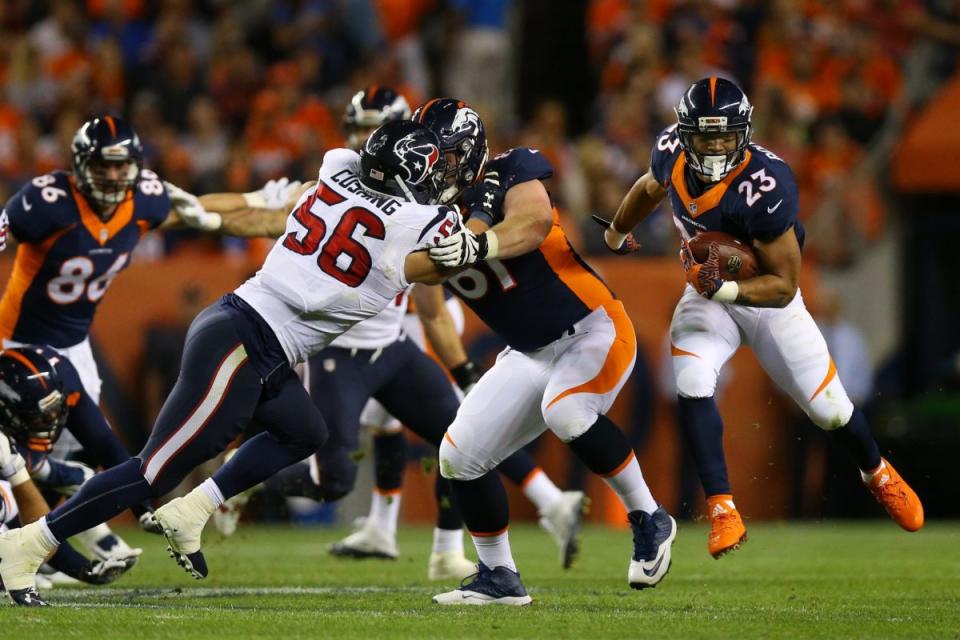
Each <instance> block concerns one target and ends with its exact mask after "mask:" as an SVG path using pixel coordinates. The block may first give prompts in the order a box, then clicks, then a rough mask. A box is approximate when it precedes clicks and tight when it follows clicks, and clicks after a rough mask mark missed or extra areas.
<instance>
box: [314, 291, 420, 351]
mask: <svg viewBox="0 0 960 640" xmlns="http://www.w3.org/2000/svg"><path fill="white" fill-rule="evenodd" d="M408 302H409V299H408V296H407V292H406V291H404V292H403V293H401V294H399V295H398V296H397V297H396V298H394V299H393V301H392V302H390V304H388V305H387V306H386V307H384V309H383V311H381V312H380V313H378V314H377V315H375V316H373V317H372V318H370V319H368V320H364V321H363V322H358V323H357V324H355V325H353V327H351V328H350V330H349V331H347V332H346V333H345V334H343V335H342V336H340V337H339V338H337V339H336V340H334V341H333V343H332V344H331V345H330V346H331V347H340V348H342V349H379V348H380V347H387V346H390V345H391V344H393V343H394V342H396V341H397V340H399V339H400V333H401V331H403V319H404V318H405V317H406V315H407V306H408Z"/></svg>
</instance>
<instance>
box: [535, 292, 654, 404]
mask: <svg viewBox="0 0 960 640" xmlns="http://www.w3.org/2000/svg"><path fill="white" fill-rule="evenodd" d="M603 308H604V309H605V310H606V311H607V315H608V316H610V320H612V321H613V327H614V329H615V331H616V336H615V337H614V339H613V343H612V344H611V345H610V349H609V350H608V351H607V358H606V360H604V361H603V366H602V367H600V371H599V372H598V373H597V375H595V376H594V377H593V378H592V379H590V380H588V381H587V382H584V383H583V384H578V385H577V386H575V387H571V388H569V389H567V390H566V391H563V392H561V393H560V394H559V395H558V396H557V397H556V398H554V399H553V400H551V401H550V404H548V405H547V408H548V409H549V408H550V407H552V406H553V405H554V404H556V403H557V402H559V401H560V400H563V399H564V398H566V397H567V396H569V395H573V394H574V393H595V394H597V395H603V394H605V393H609V392H610V391H612V390H613V389H614V387H616V386H617V383H618V382H620V379H621V378H623V375H624V374H625V373H626V372H627V369H628V368H629V367H630V365H631V364H633V360H634V358H636V356H637V335H636V333H634V331H633V323H632V322H630V317H629V316H628V315H627V312H626V310H625V309H624V308H623V303H622V302H620V301H619V300H611V301H610V302H609V303H608V304H605V305H603Z"/></svg>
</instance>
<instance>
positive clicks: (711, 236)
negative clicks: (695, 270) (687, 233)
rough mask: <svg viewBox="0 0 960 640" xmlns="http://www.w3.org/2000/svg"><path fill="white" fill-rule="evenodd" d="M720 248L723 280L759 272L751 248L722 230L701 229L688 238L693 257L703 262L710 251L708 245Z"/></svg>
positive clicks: (753, 274)
mask: <svg viewBox="0 0 960 640" xmlns="http://www.w3.org/2000/svg"><path fill="white" fill-rule="evenodd" d="M713 243H716V244H717V245H719V248H720V276H721V277H722V278H723V279H724V280H746V279H747V278H752V277H754V276H755V275H757V273H758V272H759V267H758V265H757V255H756V254H755V253H754V252H753V248H752V247H751V246H750V245H748V244H746V243H744V242H742V241H740V240H738V239H737V238H736V236H733V235H731V234H729V233H724V232H722V231H702V232H700V233H698V234H697V235H695V236H693V238H692V239H691V240H690V251H691V252H693V259H694V260H696V261H697V262H703V261H704V260H706V259H707V254H708V253H709V252H710V245H711V244H713Z"/></svg>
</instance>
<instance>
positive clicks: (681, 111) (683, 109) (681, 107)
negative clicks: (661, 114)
mask: <svg viewBox="0 0 960 640" xmlns="http://www.w3.org/2000/svg"><path fill="white" fill-rule="evenodd" d="M677 113H679V114H680V115H681V116H683V117H684V118H686V117H687V116H689V115H690V112H689V111H688V110H687V101H686V100H684V99H683V98H680V104H679V105H678V106H677Z"/></svg>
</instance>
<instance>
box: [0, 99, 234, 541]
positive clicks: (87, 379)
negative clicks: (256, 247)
mask: <svg viewBox="0 0 960 640" xmlns="http://www.w3.org/2000/svg"><path fill="white" fill-rule="evenodd" d="M71 152H72V162H71V169H72V170H71V171H69V172H68V171H54V172H53V173H50V174H47V175H42V176H38V177H36V178H33V179H32V180H31V181H30V182H28V183H27V184H25V185H24V186H23V187H22V188H21V189H20V190H19V191H18V192H17V193H16V194H14V195H13V197H12V198H10V199H9V200H8V201H7V203H6V205H5V206H4V209H3V212H2V213H0V251H2V250H3V249H5V248H6V241H7V236H8V234H9V235H10V236H12V237H13V238H14V239H15V240H16V241H17V242H18V243H19V246H18V247H17V253H16V258H15V260H14V265H13V272H12V273H11V275H10V279H9V280H8V281H7V284H6V289H5V290H4V293H3V298H2V299H0V339H2V344H3V346H4V347H7V348H9V347H18V346H22V345H26V344H36V345H46V346H49V347H52V348H53V349H55V350H57V351H58V352H60V353H61V354H63V355H64V356H65V357H66V358H67V359H68V360H69V361H70V362H71V363H72V364H73V366H74V367H76V370H77V372H78V373H79V376H80V380H81V381H82V383H83V388H84V390H85V391H86V394H87V395H88V396H89V398H90V399H91V400H92V402H93V405H94V406H98V405H99V403H100V386H101V380H100V375H99V372H98V371H97V364H96V362H95V361H94V358H93V353H92V352H91V350H90V342H89V339H88V336H89V332H90V324H91V323H92V322H93V316H94V313H95V312H96V309H97V306H98V305H99V303H100V300H102V299H103V296H104V294H106V292H107V288H108V287H109V286H110V283H111V282H112V281H113V279H114V278H115V277H116V276H117V274H118V273H120V271H122V270H123V269H125V268H126V267H127V266H128V265H129V264H130V256H131V253H132V252H133V250H134V248H135V247H136V245H137V243H138V242H139V240H140V238H141V237H142V236H143V234H144V233H145V232H146V231H148V230H150V229H154V228H158V227H161V228H162V227H171V226H175V225H178V224H180V223H181V222H183V220H182V219H181V218H182V216H181V214H180V210H181V209H182V208H183V207H182V204H183V202H184V200H183V198H184V197H185V196H186V194H185V193H184V192H182V191H181V190H180V189H178V188H177V187H175V186H173V185H171V184H169V183H164V182H162V181H161V180H160V178H159V177H158V176H157V175H156V174H155V173H153V172H152V171H149V170H147V169H144V168H143V147H142V145H141V143H140V138H139V137H138V136H137V134H136V132H135V131H134V130H133V129H132V128H131V127H130V125H129V124H127V123H126V122H125V121H124V120H122V119H120V118H115V117H113V116H109V115H103V116H98V117H95V118H92V119H90V120H88V121H87V122H85V123H84V124H83V125H82V126H81V127H80V128H79V129H78V130H77V132H76V134H75V135H74V137H73V142H72V145H71ZM171 207H173V209H171ZM186 215H188V216H189V215H194V217H195V215H196V212H195V211H194V210H192V209H189V210H186ZM201 218H202V219H197V220H192V219H191V220H189V222H190V224H191V225H192V226H195V227H207V228H211V229H212V228H216V226H218V225H219V219H218V217H216V216H212V215H208V214H203V215H202V216H201ZM55 446H56V449H55V452H54V453H55V455H56V456H57V457H60V458H66V457H68V456H69V455H70V454H71V453H73V452H75V451H76V450H77V449H79V448H80V447H79V445H78V444H77V441H76V439H75V438H74V437H73V435H72V434H71V433H70V431H69V430H67V431H64V433H63V434H62V436H61V438H60V439H59V440H58V442H57V443H56V445H55ZM120 449H121V450H122V447H121V448H120ZM127 457H128V456H126V455H125V456H123V457H122V458H116V457H110V458H109V459H102V460H96V462H98V463H100V464H102V465H104V466H113V465H115V464H119V463H120V462H123V461H124V460H126V459H127ZM134 510H135V512H137V513H138V515H139V516H140V517H141V523H145V522H146V520H145V517H146V513H147V510H146V509H145V508H144V507H141V506H137V507H135V509H134Z"/></svg>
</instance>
